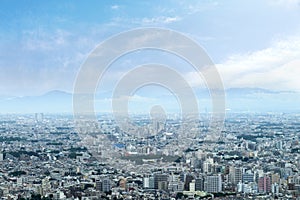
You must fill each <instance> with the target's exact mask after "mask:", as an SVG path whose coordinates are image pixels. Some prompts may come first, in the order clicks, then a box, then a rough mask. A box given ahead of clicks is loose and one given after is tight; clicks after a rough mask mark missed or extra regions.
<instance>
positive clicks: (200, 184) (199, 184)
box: [195, 178, 204, 191]
mask: <svg viewBox="0 0 300 200" xmlns="http://www.w3.org/2000/svg"><path fill="white" fill-rule="evenodd" d="M195 190H196V191H204V179H203V178H196V180H195Z"/></svg>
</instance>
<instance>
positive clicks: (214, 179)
mask: <svg viewBox="0 0 300 200" xmlns="http://www.w3.org/2000/svg"><path fill="white" fill-rule="evenodd" d="M204 189H205V191H206V192H210V193H218V192H222V177H221V175H220V174H219V175H214V176H207V177H206V179H205V182H204Z"/></svg>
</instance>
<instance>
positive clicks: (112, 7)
mask: <svg viewBox="0 0 300 200" xmlns="http://www.w3.org/2000/svg"><path fill="white" fill-rule="evenodd" d="M110 8H111V9H112V10H118V9H119V8H120V6H119V5H112V6H111V7H110Z"/></svg>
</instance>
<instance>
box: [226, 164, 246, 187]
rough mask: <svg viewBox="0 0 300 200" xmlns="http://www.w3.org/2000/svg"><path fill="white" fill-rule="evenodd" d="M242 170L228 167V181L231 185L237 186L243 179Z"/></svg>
mask: <svg viewBox="0 0 300 200" xmlns="http://www.w3.org/2000/svg"><path fill="white" fill-rule="evenodd" d="M244 170H245V169H244V168H242V167H233V166H230V167H229V180H230V182H231V183H233V184H235V185H236V184H238V183H239V182H241V181H242V179H243V174H244Z"/></svg>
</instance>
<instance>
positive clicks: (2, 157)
mask: <svg viewBox="0 0 300 200" xmlns="http://www.w3.org/2000/svg"><path fill="white" fill-rule="evenodd" d="M3 160H4V155H3V153H2V152H0V161H3Z"/></svg>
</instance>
